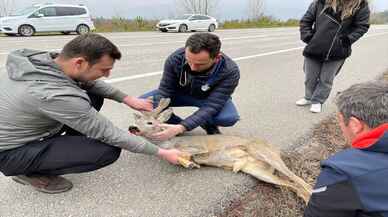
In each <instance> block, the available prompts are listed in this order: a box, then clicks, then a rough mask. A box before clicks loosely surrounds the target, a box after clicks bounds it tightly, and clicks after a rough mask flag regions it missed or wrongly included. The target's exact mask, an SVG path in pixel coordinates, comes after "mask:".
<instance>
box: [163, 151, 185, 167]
mask: <svg viewBox="0 0 388 217" xmlns="http://www.w3.org/2000/svg"><path fill="white" fill-rule="evenodd" d="M181 155H183V153H182V152H181V151H179V150H177V149H163V148H160V149H159V151H158V156H159V157H160V158H162V159H164V160H166V161H168V162H170V163H172V164H175V165H178V164H179V161H178V158H180V157H181Z"/></svg>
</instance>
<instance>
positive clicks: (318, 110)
mask: <svg viewBox="0 0 388 217" xmlns="http://www.w3.org/2000/svg"><path fill="white" fill-rule="evenodd" d="M321 111H322V104H321V103H316V104H311V108H310V112H312V113H321Z"/></svg>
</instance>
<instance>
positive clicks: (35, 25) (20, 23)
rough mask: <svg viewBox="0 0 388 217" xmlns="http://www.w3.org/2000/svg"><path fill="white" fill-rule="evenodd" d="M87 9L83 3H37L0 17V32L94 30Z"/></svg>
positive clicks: (22, 33) (65, 32)
mask: <svg viewBox="0 0 388 217" xmlns="http://www.w3.org/2000/svg"><path fill="white" fill-rule="evenodd" d="M94 29H95V27H94V24H93V21H92V19H91V17H90V14H89V10H88V9H87V8H86V7H85V6H83V5H67V4H66V5H65V4H38V5H33V6H31V7H28V8H24V9H22V10H18V11H16V12H15V13H14V14H12V15H10V16H8V17H1V18H0V33H4V34H6V35H8V36H11V35H17V34H19V35H22V36H32V35H34V34H35V33H36V32H62V33H63V34H70V33H71V32H76V33H78V34H85V33H88V32H89V31H92V30H94Z"/></svg>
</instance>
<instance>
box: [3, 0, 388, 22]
mask: <svg viewBox="0 0 388 217" xmlns="http://www.w3.org/2000/svg"><path fill="white" fill-rule="evenodd" d="M175 1H176V0H109V1H102V0H100V1H97V0H67V1H64V0H56V1H50V0H32V1H31V0H14V4H15V5H14V7H15V8H20V7H23V6H27V5H31V4H32V3H45V2H56V3H71V4H85V5H87V6H88V7H89V9H90V11H91V14H92V16H93V17H100V16H103V17H112V16H121V17H126V18H133V17H136V16H142V17H145V18H154V19H161V18H166V17H169V16H171V15H173V14H176V10H175V8H174V2H175ZM218 1H219V6H218V8H217V10H216V11H215V14H213V15H214V16H215V17H217V18H218V19H222V20H224V19H239V18H246V14H247V6H246V5H247V0H218ZM0 2H2V1H0ZM311 2H312V0H266V1H265V14H266V15H271V16H274V17H277V18H280V19H288V18H300V17H301V16H302V15H303V13H304V12H305V10H306V9H307V7H308V5H309V4H310V3H311ZM373 8H374V10H376V11H384V10H388V0H374V4H373Z"/></svg>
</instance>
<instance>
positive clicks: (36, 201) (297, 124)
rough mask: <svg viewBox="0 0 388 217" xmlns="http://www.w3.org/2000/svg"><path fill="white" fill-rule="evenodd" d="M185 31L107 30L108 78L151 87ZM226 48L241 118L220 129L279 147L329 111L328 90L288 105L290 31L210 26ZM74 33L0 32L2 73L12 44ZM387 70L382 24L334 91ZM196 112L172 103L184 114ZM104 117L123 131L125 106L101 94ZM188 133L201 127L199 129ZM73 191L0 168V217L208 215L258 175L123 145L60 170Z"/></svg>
mask: <svg viewBox="0 0 388 217" xmlns="http://www.w3.org/2000/svg"><path fill="white" fill-rule="evenodd" d="M190 34H191V33H185V34H177V33H165V34H164V33H158V32H143V33H112V34H104V35H105V36H107V37H108V38H109V39H111V40H112V41H113V42H115V43H116V44H117V45H118V47H119V48H120V50H121V51H122V52H123V59H122V60H121V61H119V62H118V63H117V64H116V67H115V69H114V70H113V72H112V76H111V77H110V78H109V79H108V82H111V83H112V84H113V85H114V86H116V87H118V88H121V89H122V90H124V91H125V92H127V93H128V94H130V95H135V96H137V95H140V94H142V93H144V92H146V91H148V90H151V89H154V88H156V87H157V85H158V82H159V79H160V74H161V70H162V66H163V62H164V60H165V58H166V57H167V56H168V55H169V54H170V53H171V52H173V51H174V50H175V49H177V48H179V47H181V46H183V45H184V42H185V40H186V39H187V37H188V36H189V35H190ZM216 34H218V35H219V36H220V37H221V39H222V42H223V46H222V50H223V51H224V53H226V54H227V55H229V56H230V57H232V58H234V59H235V60H236V61H237V63H238V64H239V66H240V69H241V82H240V85H239V87H238V89H237V90H236V92H235V94H234V97H233V99H234V101H235V103H236V105H237V107H238V109H239V112H240V114H241V118H242V119H241V121H240V122H239V123H238V124H237V125H236V126H235V127H233V128H228V129H226V128H224V129H222V131H223V133H224V134H233V135H243V136H255V137H260V138H264V139H266V140H268V141H269V142H271V143H272V144H275V145H277V146H278V147H279V148H286V147H289V146H290V145H292V144H294V143H295V142H296V141H297V140H299V139H300V138H303V136H304V135H306V133H307V132H308V131H309V129H311V127H312V126H313V125H314V124H316V123H318V122H319V121H320V120H322V119H323V118H325V117H326V116H327V115H329V114H331V113H333V112H334V111H335V107H334V105H333V100H332V98H333V96H334V95H335V94H332V96H331V98H330V100H329V101H328V103H327V104H326V105H324V107H323V113H321V114H312V113H310V112H309V111H308V108H300V107H296V106H295V101H296V100H297V99H299V98H300V97H302V96H303V93H304V86H303V79H304V74H303V71H302V65H303V57H302V49H303V46H304V44H303V43H301V42H300V41H299V33H298V29H297V28H275V29H248V30H227V31H217V32H216ZM73 37H74V36H60V35H58V36H39V37H31V38H21V37H0V71H1V73H0V76H6V75H5V72H4V65H5V62H6V55H7V54H8V53H9V52H10V51H11V50H14V49H19V48H33V49H41V50H42V49H43V50H60V49H61V47H62V46H63V45H64V44H65V43H66V42H67V41H69V40H71V39H72V38H73ZM387 69H388V26H374V27H372V28H371V29H370V31H369V33H368V34H367V35H366V36H365V37H364V38H362V39H361V40H360V41H358V42H357V43H356V44H355V45H354V47H353V55H352V57H351V58H349V59H348V60H347V61H346V63H345V65H344V68H343V70H342V71H341V73H340V74H339V76H338V77H337V79H336V81H335V85H334V89H333V93H336V92H337V91H340V90H343V89H345V88H347V87H348V86H350V85H351V84H354V83H357V82H362V81H367V80H372V79H375V78H376V77H377V76H378V75H380V74H381V73H383V72H384V71H385V70H387ZM192 111H193V109H191V108H187V109H178V110H177V112H178V113H179V114H181V115H182V116H185V115H188V114H189V113H190V112H192ZM102 112H103V114H104V115H106V116H107V117H108V118H110V119H111V120H112V121H113V122H114V123H115V124H117V125H118V126H119V127H121V128H123V129H125V128H127V126H128V125H129V124H130V123H131V121H132V114H131V113H132V111H131V110H129V109H127V108H126V107H125V106H123V105H120V104H117V103H115V102H111V101H107V102H106V104H105V105H104V108H103V111H102ZM193 133H194V134H203V133H204V132H203V131H202V130H200V129H198V130H195V131H194V132H193ZM66 177H67V178H68V179H70V180H71V181H72V182H73V183H74V189H73V190H72V191H70V192H68V193H65V194H61V195H46V194H42V193H38V192H35V191H33V190H32V189H31V188H29V187H25V186H21V185H19V184H16V183H14V182H13V181H12V180H11V179H9V178H7V177H4V176H2V175H0V217H27V216H28V217H33V216H42V217H49V216H60V217H62V216H63V217H65V216H66V217H70V216H74V217H78V216H82V217H86V216H91V217H100V216H101V217H103V216H104V217H105V216H111V217H119V216H131V217H132V216H133V217H137V216H142V217H154V216H155V217H159V216H160V217H162V216H163V217H166V216H169V217H182V216H212V215H213V214H214V213H217V212H219V211H220V210H221V209H222V208H223V207H226V206H228V205H229V203H230V201H231V200H233V199H235V198H238V197H239V196H240V195H242V194H243V193H245V192H247V191H249V189H250V188H251V187H252V186H254V185H255V183H256V180H254V179H252V178H250V177H249V176H246V175H243V174H233V173H231V172H227V171H223V170H221V169H214V168H201V169H199V170H185V169H182V168H179V167H175V166H172V165H169V164H167V163H166V162H163V161H160V160H159V159H157V158H156V157H152V156H144V155H139V154H132V153H128V152H124V153H123V154H122V156H121V157H120V159H119V160H118V162H116V163H115V164H113V165H112V166H109V167H107V168H104V169H101V170H99V171H95V172H91V173H87V174H75V175H67V176H66Z"/></svg>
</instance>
